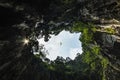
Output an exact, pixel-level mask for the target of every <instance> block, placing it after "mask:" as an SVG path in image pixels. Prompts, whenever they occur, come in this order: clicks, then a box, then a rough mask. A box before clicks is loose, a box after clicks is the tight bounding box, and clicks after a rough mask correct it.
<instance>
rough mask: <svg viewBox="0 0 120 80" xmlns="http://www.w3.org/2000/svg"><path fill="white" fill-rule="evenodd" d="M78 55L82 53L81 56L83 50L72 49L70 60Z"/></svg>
mask: <svg viewBox="0 0 120 80" xmlns="http://www.w3.org/2000/svg"><path fill="white" fill-rule="evenodd" d="M77 53H80V54H81V53H82V48H71V49H70V54H69V55H70V58H71V59H74V58H75V57H76V54H77Z"/></svg>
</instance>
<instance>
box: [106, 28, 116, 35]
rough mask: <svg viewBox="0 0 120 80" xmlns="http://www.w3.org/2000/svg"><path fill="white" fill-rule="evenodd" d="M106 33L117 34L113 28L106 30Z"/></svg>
mask: <svg viewBox="0 0 120 80" xmlns="http://www.w3.org/2000/svg"><path fill="white" fill-rule="evenodd" d="M105 32H107V33H109V34H115V30H114V29H112V28H105Z"/></svg>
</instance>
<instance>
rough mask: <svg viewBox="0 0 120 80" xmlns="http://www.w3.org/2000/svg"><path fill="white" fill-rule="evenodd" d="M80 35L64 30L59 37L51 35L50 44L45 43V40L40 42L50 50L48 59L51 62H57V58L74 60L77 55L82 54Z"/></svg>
mask: <svg viewBox="0 0 120 80" xmlns="http://www.w3.org/2000/svg"><path fill="white" fill-rule="evenodd" d="M80 34H81V33H70V32H69V31H65V30H63V31H61V32H60V33H59V34H58V35H57V36H55V35H51V38H50V39H49V41H48V42H45V41H44V39H43V38H41V39H39V40H38V41H39V44H43V45H44V46H45V48H46V49H47V50H48V52H49V54H48V55H46V57H47V58H49V59H50V60H55V59H56V58H57V56H62V57H63V58H66V57H70V58H71V59H74V58H75V57H76V54H77V53H80V54H81V53H82V47H81V42H80V41H79V37H80Z"/></svg>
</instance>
